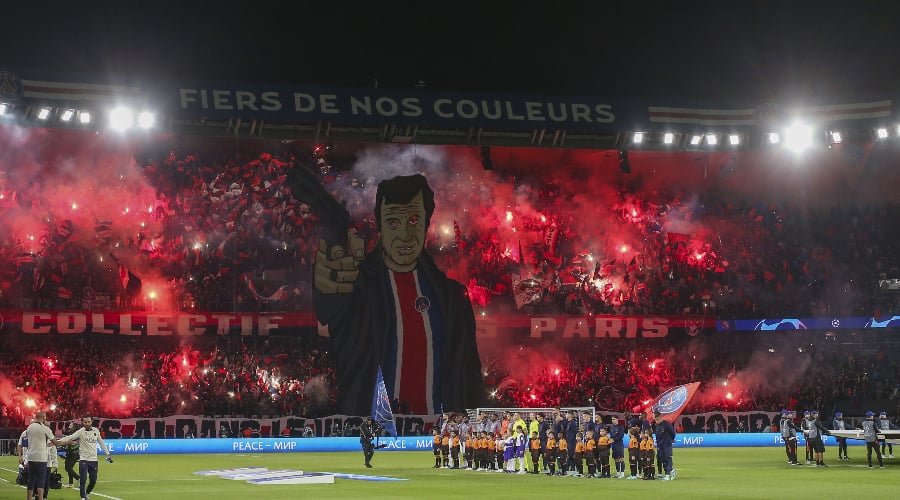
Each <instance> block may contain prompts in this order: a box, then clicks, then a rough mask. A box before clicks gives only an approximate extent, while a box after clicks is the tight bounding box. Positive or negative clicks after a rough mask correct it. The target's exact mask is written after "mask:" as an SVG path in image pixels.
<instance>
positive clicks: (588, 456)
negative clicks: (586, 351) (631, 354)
mask: <svg viewBox="0 0 900 500" xmlns="http://www.w3.org/2000/svg"><path fill="white" fill-rule="evenodd" d="M660 420H661V419H660ZM660 427H663V426H660ZM665 427H666V428H668V429H671V424H669V425H667V426H665ZM595 429H596V433H597V436H595V430H594V429H588V430H586V431H584V432H581V431H579V432H576V433H575V436H574V446H570V443H569V440H568V439H567V438H566V433H563V432H559V433H554V432H553V430H551V429H546V430H545V431H544V432H545V438H544V439H541V437H540V435H539V431H532V433H531V436H530V438H529V437H527V436H526V432H525V429H524V427H523V426H516V428H515V430H511V429H507V430H506V431H505V432H503V433H502V434H500V433H498V434H497V435H494V434H492V433H490V432H487V431H480V432H478V431H472V432H464V433H463V435H462V436H461V435H460V434H459V432H458V431H457V430H456V429H450V430H449V432H448V433H444V434H442V433H441V432H440V431H439V430H438V429H433V430H432V436H433V444H432V449H433V452H434V466H433V467H434V468H441V467H443V468H448V469H465V470H480V471H495V472H506V473H518V474H526V473H531V474H539V473H545V474H547V475H548V476H554V475H557V476H575V477H589V478H593V477H596V478H619V479H622V478H624V479H644V480H653V479H657V475H659V479H662V480H666V481H668V480H672V479H675V476H676V475H677V470H675V469H674V468H672V465H671V458H669V457H670V456H671V455H670V454H669V457H666V454H665V452H664V450H657V446H656V443H655V442H654V439H653V430H652V429H651V428H650V427H645V428H644V429H643V430H641V429H640V428H639V427H637V426H632V427H629V429H628V434H629V436H630V439H629V441H628V461H629V466H630V473H631V474H630V475H629V476H627V477H626V475H625V457H624V444H623V439H622V438H623V437H624V436H623V434H624V427H622V426H620V425H618V419H617V418H616V419H614V422H613V424H612V425H611V426H610V429H607V428H606V427H602V426H597V427H596V428H595ZM656 432H657V436H659V433H660V432H668V431H666V430H661V429H657V431H656ZM674 437H675V433H674V430H671V432H669V433H668V435H666V436H664V437H663V438H662V439H664V440H667V441H669V442H671V441H670V440H674ZM658 453H659V456H657V454H658ZM669 453H671V452H669ZM610 457H612V459H613V461H612V462H611V461H610ZM460 458H462V459H463V460H464V461H465V464H464V465H463V464H461V463H460ZM657 458H658V459H657ZM667 458H668V460H667ZM529 459H530V460H529ZM611 466H614V467H615V468H616V473H615V475H612V472H611ZM539 469H540V471H539ZM585 472H586V473H585Z"/></svg>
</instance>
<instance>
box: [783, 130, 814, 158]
mask: <svg viewBox="0 0 900 500" xmlns="http://www.w3.org/2000/svg"><path fill="white" fill-rule="evenodd" d="M812 142H813V129H812V127H810V126H809V125H806V124H805V123H801V122H794V123H793V124H791V126H790V127H788V128H787V129H786V130H785V131H784V145H785V147H787V148H788V149H790V150H791V151H794V152H795V153H800V152H802V151H804V150H805V149H806V148H808V147H810V146H812Z"/></svg>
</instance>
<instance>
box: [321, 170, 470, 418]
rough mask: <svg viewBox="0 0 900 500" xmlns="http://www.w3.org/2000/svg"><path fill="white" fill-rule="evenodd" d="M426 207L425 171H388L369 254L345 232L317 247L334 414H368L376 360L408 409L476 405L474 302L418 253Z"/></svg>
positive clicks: (429, 204) (429, 207)
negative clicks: (342, 240)
mask: <svg viewBox="0 0 900 500" xmlns="http://www.w3.org/2000/svg"><path fill="white" fill-rule="evenodd" d="M433 212H434V192H433V191H432V190H431V187H429V185H428V182H427V181H426V179H425V177H423V176H421V175H411V176H400V177H394V178H392V179H388V180H385V181H382V182H381V183H380V184H379V185H378V190H377V193H376V200H375V219H376V220H377V221H378V222H377V223H378V229H379V230H380V231H381V237H380V240H379V242H378V243H377V245H376V247H375V249H374V250H373V251H372V252H371V253H370V254H369V255H365V254H364V251H363V244H362V240H361V239H360V238H358V237H356V236H355V234H353V233H352V232H351V233H350V235H349V238H348V240H349V241H348V243H347V245H331V246H329V245H328V244H326V243H325V241H321V242H320V243H319V251H318V252H317V254H316V270H315V271H316V276H315V289H314V291H313V304H314V306H315V310H316V315H317V317H318V319H319V321H320V322H322V323H323V324H326V325H328V331H329V334H330V336H331V339H332V349H331V355H332V357H333V359H334V361H335V368H336V372H337V385H338V405H339V407H340V411H341V412H342V413H346V414H351V415H368V414H369V413H370V412H371V408H372V395H373V393H374V391H375V379H376V374H377V371H378V368H379V366H380V367H381V368H382V371H383V374H384V381H385V384H386V386H387V390H388V394H390V395H392V396H393V397H395V398H397V399H399V400H400V401H405V402H406V403H407V404H408V405H409V409H410V412H411V413H427V414H434V413H437V412H440V411H442V410H443V411H462V410H464V409H466V408H474V407H476V406H478V405H479V404H481V402H482V399H483V396H484V394H485V392H484V384H483V381H482V378H481V362H480V360H479V358H478V349H477V346H476V342H475V316H474V313H473V312H472V304H471V303H470V302H469V299H468V296H467V294H466V289H465V287H464V286H463V285H461V284H459V283H458V282H456V281H454V280H451V279H449V278H447V276H446V275H445V274H444V273H443V272H442V271H441V270H439V269H438V268H437V266H436V265H435V263H434V261H433V260H432V258H431V256H429V255H428V253H427V252H424V251H423V249H424V245H425V236H426V232H427V230H428V226H429V224H430V221H431V215H432V213H433ZM347 247H349V251H347V250H346V249H345V248H347Z"/></svg>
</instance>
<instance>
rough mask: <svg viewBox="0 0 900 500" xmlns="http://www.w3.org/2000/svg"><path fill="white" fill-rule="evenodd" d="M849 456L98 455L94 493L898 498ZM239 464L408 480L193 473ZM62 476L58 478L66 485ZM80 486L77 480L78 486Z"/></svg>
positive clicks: (738, 452) (128, 497)
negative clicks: (491, 461) (552, 470)
mask: <svg viewBox="0 0 900 500" xmlns="http://www.w3.org/2000/svg"><path fill="white" fill-rule="evenodd" d="M850 454H851V455H854V456H853V459H852V460H850V461H849V462H846V461H845V462H839V461H837V460H834V458H835V453H834V449H829V450H828V454H827V455H826V460H828V459H829V458H830V459H831V460H830V461H829V465H830V467H829V468H827V469H819V468H815V467H809V466H803V467H789V466H788V465H787V463H786V461H787V460H786V458H785V455H784V451H783V450H781V449H779V448H707V449H697V448H694V449H676V450H675V463H676V466H677V468H678V471H679V474H678V479H677V480H675V481H652V482H650V481H625V480H620V479H603V480H600V479H585V478H574V477H547V476H543V475H541V476H534V475H531V474H526V475H507V474H496V473H486V472H472V471H464V470H445V469H432V468H431V465H432V464H433V461H432V459H431V454H430V453H429V452H378V453H376V455H375V458H374V460H373V464H374V465H375V468H373V469H366V468H365V467H363V463H362V453H284V454H261V455H251V454H246V455H145V456H139V455H119V456H117V457H116V461H115V463H113V464H107V463H106V462H102V461H101V462H100V481H99V482H98V483H97V487H96V488H95V490H94V494H93V495H92V499H93V500H101V499H107V500H110V499H111V498H115V499H122V500H144V499H146V500H150V499H153V500H158V499H163V498H172V499H175V498H204V499H211V500H231V499H241V500H244V499H293V498H301V497H303V498H328V499H339V498H362V497H369V498H426V497H431V498H438V497H440V498H470V499H475V498H492V499H493V498H540V497H543V498H560V497H563V498H565V497H567V496H568V497H569V498H575V497H576V496H577V497H583V498H587V497H589V496H590V497H600V496H604V497H605V496H606V495H613V498H636V497H635V496H634V495H649V496H648V497H647V498H667V499H668V498H692V499H697V498H703V499H706V498H752V499H758V498H781V499H784V498H867V499H872V498H897V497H900V490H898V488H900V459H897V460H896V461H893V460H890V459H885V461H886V467H885V469H884V470H879V469H877V468H876V469H875V470H869V469H868V467H866V463H865V449H864V448H860V447H851V448H850ZM244 466H264V467H268V468H270V469H276V468H290V469H301V470H304V471H311V472H313V471H331V472H345V473H358V474H374V475H383V476H391V477H403V478H407V479H409V480H408V481H401V482H366V481H354V480H347V479H337V480H336V482H335V484H317V485H268V486H262V485H253V484H247V483H244V482H243V481H232V480H226V479H221V478H219V477H201V476H196V475H194V471H197V470H206V469H222V468H231V467H244ZM15 470H16V459H15V457H8V456H5V457H0V499H7V498H9V499H17V498H18V499H21V498H24V496H25V493H24V491H23V490H22V489H21V487H19V486H17V485H15V484H14V481H15ZM65 480H66V479H65V474H63V481H64V482H65ZM76 484H77V483H76ZM77 497H78V491H77V489H76V490H74V491H73V490H69V489H67V488H64V489H62V490H53V491H52V492H51V494H50V498H57V499H62V498H65V499H75V498H77Z"/></svg>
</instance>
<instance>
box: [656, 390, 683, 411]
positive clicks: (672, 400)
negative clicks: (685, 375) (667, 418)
mask: <svg viewBox="0 0 900 500" xmlns="http://www.w3.org/2000/svg"><path fill="white" fill-rule="evenodd" d="M687 395H688V390H687V387H685V386H681V387H676V388H675V389H672V390H671V391H669V392H667V393H665V394H663V395H662V396H661V397H660V398H659V403H656V410H657V411H659V412H660V413H662V414H667V413H675V412H676V411H678V410H679V409H680V408H681V407H682V406H684V403H685V402H687Z"/></svg>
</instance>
